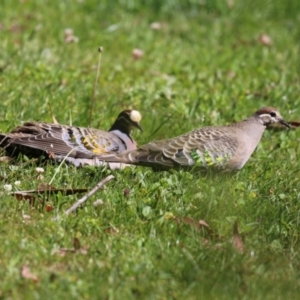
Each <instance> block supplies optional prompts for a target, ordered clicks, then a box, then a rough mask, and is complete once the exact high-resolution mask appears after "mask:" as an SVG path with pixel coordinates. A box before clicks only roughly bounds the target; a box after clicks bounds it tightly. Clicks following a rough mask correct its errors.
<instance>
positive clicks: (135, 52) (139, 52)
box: [132, 49, 144, 60]
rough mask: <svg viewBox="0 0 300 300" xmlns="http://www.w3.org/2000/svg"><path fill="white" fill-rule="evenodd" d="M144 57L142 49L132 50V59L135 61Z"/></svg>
mask: <svg viewBox="0 0 300 300" xmlns="http://www.w3.org/2000/svg"><path fill="white" fill-rule="evenodd" d="M143 55H144V52H143V50H141V49H133V50H132V57H133V58H134V59H135V60H139V59H141V58H142V57H143Z"/></svg>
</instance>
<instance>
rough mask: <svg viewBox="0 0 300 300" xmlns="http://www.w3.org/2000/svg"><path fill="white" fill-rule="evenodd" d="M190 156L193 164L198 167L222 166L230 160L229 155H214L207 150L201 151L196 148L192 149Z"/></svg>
mask: <svg viewBox="0 0 300 300" xmlns="http://www.w3.org/2000/svg"><path fill="white" fill-rule="evenodd" d="M190 155H191V157H192V158H193V160H194V161H195V165H196V166H199V167H205V168H208V167H223V166H225V165H226V164H227V162H228V161H229V160H230V157H231V156H230V155H229V154H225V155H216V154H210V153H209V152H208V151H207V150H205V151H203V152H201V151H200V150H198V149H192V151H191V153H190Z"/></svg>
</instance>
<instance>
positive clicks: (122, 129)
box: [0, 110, 142, 168]
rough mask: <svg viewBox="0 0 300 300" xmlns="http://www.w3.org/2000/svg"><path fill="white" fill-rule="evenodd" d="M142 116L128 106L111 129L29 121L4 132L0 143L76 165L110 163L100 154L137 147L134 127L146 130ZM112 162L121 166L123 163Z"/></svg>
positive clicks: (9, 148) (12, 149) (11, 151)
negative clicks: (141, 121)
mask: <svg viewBox="0 0 300 300" xmlns="http://www.w3.org/2000/svg"><path fill="white" fill-rule="evenodd" d="M141 118H142V116H141V114H140V113H139V112H138V111H136V110H124V111H122V112H121V113H120V114H119V115H118V117H117V119H116V120H115V122H114V123H113V125H112V126H111V128H110V129H109V131H104V130H99V129H93V128H84V127H77V126H68V125H60V124H51V123H45V122H25V123H24V124H23V125H22V126H18V127H16V128H15V129H14V130H12V132H11V133H8V134H4V133H2V134H1V133H0V146H1V147H4V148H5V149H6V151H7V152H8V153H9V154H10V155H17V154H18V153H24V154H26V155H28V156H30V157H39V156H41V155H43V156H45V157H46V158H51V159H54V160H57V161H61V160H63V159H65V160H66V161H67V162H69V163H72V164H74V165H75V166H81V165H85V164H88V165H94V166H100V165H103V164H106V163H103V162H102V161H99V160H98V159H97V157H98V156H102V155H108V154H118V153H122V152H124V151H128V150H134V149H136V142H135V141H134V140H133V139H132V137H131V132H132V130H133V128H138V129H139V130H141V131H142V127H141V125H140V120H141ZM110 166H111V167H112V168H117V167H120V163H118V164H110Z"/></svg>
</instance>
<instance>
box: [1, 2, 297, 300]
mask: <svg viewBox="0 0 300 300" xmlns="http://www.w3.org/2000/svg"><path fill="white" fill-rule="evenodd" d="M2 2H3V3H2V6H1V10H0V20H1V26H0V28H1V30H0V38H1V44H0V71H1V73H0V76H1V77H0V86H1V88H0V96H1V102H0V130H1V131H2V132H7V131H9V130H11V129H12V128H13V127H15V126H17V125H18V124H20V123H21V122H22V121H26V120H37V121H39V120H43V121H48V122H51V121H52V115H51V112H50V108H49V106H51V108H52V110H53V112H54V114H55V117H56V118H57V120H58V121H59V122H60V123H65V124H69V123H70V122H72V123H73V124H76V125H80V126H88V124H89V111H90V100H91V97H92V94H93V85H94V80H95V76H96V65H97V60H98V57H97V48H98V47H99V46H102V47H104V52H103V54H102V67H101V75H100V80H99V88H98V90H97V93H96V98H95V100H96V102H95V107H94V111H93V119H92V124H91V125H92V126H93V127H99V128H103V129H105V128H109V126H110V124H111V123H112V122H113V120H114V118H115V117H116V115H117V114H118V113H119V112H120V111H121V110H122V109H125V108H134V109H138V110H140V111H141V113H142V114H143V120H142V126H143V127H144V133H143V134H140V133H137V132H135V133H134V136H135V139H136V140H137V141H138V143H139V144H143V143H146V142H148V141H149V140H154V139H160V138H167V137H172V136H175V135H178V134H180V133H183V132H186V131H189V130H190V129H192V128H197V127H201V126H204V125H211V124H217V125H218V124H219V125H221V124H228V123H230V122H232V121H234V120H241V119H243V118H245V117H247V116H249V115H250V114H252V113H253V112H254V111H255V110H256V109H258V108H259V107H261V106H264V105H270V106H275V107H277V108H278V109H279V110H280V112H281V113H282V115H283V116H284V117H285V119H287V120H299V105H300V101H299V100H300V98H299V42H298V40H299V34H300V30H299V26H298V24H299V20H300V14H299V11H300V10H299V8H300V7H299V1H297V0H289V1H284V0H278V1H275V2H272V3H271V2H266V3H265V2H264V1H258V0H255V1H253V0H252V1H250V0H244V1H217V0H215V1H192V0H189V1H179V0H173V1H171V0H168V1H155V0H148V1H145V2H143V3H142V2H140V1H135V0H132V1H121V0H118V1H111V0H110V1H94V0H91V1H67V0H66V1H30V0H27V1H17V0H9V1H8V0H5V1H2ZM153 22H160V23H161V24H162V27H161V29H160V30H153V29H151V27H150V25H151V23H153ZM66 28H72V29H73V31H74V35H75V36H76V37H78V39H79V41H78V42H77V43H66V42H65V40H64V31H65V29H66ZM262 34H266V35H268V36H269V37H270V38H271V40H272V43H271V44H270V45H265V44H263V43H262V42H259V37H260V36H261V35H262ZM134 48H139V49H142V50H143V51H144V56H143V57H142V58H141V59H140V60H137V61H134V60H133V58H132V55H131V53H132V50H133V49H134ZM299 155H300V150H299V131H297V130H296V131H289V132H286V131H267V132H266V133H265V135H264V138H263V140H262V142H261V143H260V145H259V147H258V149H257V151H256V152H255V153H254V155H253V156H252V157H251V159H250V160H249V162H248V163H247V164H246V166H245V167H244V169H243V170H241V171H240V172H238V173H236V174H220V175H210V174H208V175H205V176H201V175H200V174H197V173H195V172H184V171H170V172H153V171H152V170H151V169H147V168H142V167H138V168H134V169H125V170H123V171H109V170H103V169H101V168H91V167H87V168H82V169H76V168H74V167H72V166H67V165H64V166H63V167H62V168H61V169H60V170H59V172H58V173H57V174H56V176H55V178H54V180H53V182H52V184H53V185H54V186H56V187H57V188H64V187H66V188H80V187H81V188H82V187H87V188H93V187H94V186H95V185H96V184H97V183H98V182H99V181H100V180H101V179H102V178H104V177H106V176H107V175H108V174H111V173H112V174H113V175H114V176H115V177H116V178H115V180H113V181H111V182H110V183H109V184H108V185H107V186H106V187H105V189H104V190H103V191H100V192H98V193H96V194H95V195H94V196H92V197H91V199H90V200H89V201H87V203H86V204H85V205H84V206H83V207H82V208H81V209H79V210H78V211H77V212H76V213H74V214H72V215H71V216H65V215H64V211H65V210H66V209H67V208H69V207H70V206H71V205H72V203H74V202H75V201H76V200H77V199H78V198H79V197H80V195H72V196H66V195H64V194H63V193H60V194H57V195H51V196H49V197H45V198H44V200H45V202H46V203H47V204H49V205H51V206H52V207H53V210H52V211H50V212H48V211H46V209H45V207H44V205H41V204H35V205H34V206H33V207H32V206H30V205H29V204H28V203H27V202H25V201H17V200H16V199H15V198H14V197H12V196H10V195H9V194H8V193H7V192H6V191H5V190H4V185H6V184H12V186H13V190H26V189H36V188H37V186H38V185H39V184H40V182H41V181H40V180H38V173H37V172H36V170H35V169H36V167H37V165H36V163H34V162H32V161H29V160H27V159H26V157H25V158H24V157H23V158H21V159H20V160H19V161H17V162H15V163H14V164H6V163H1V165H0V176H1V189H2V194H1V210H0V223H1V226H0V228H1V229H0V232H1V239H2V242H1V245H0V253H1V255H0V278H1V283H0V296H1V298H3V299H33V298H35V299H43V298H46V297H47V298H48V299H63V298H67V299H75V298H76V299H78V298H80V299H120V298H122V299H134V298H139V299H183V298H186V299H202V298H203V299H295V298H296V297H297V295H299V290H300V284H299V275H300V265H299V261H300V255H299V243H300V242H299V223H300V215H299V211H300V204H299V203H300V202H299V198H300V183H299V164H298V157H299ZM44 168H45V173H44V174H43V176H44V179H43V181H44V182H50V180H51V179H52V178H53V176H54V174H55V172H56V168H57V166H55V165H50V164H49V165H47V166H45V167H44ZM16 181H21V184H20V185H19V186H17V185H15V184H14V183H15V182H16ZM97 199H102V201H103V204H102V205H101V206H98V207H94V206H93V205H92V203H93V202H94V201H95V200H97ZM24 216H25V217H24ZM26 216H29V217H30V218H26ZM187 217H189V218H190V219H187ZM192 220H196V221H198V220H205V222H207V224H208V225H209V226H210V228H211V230H212V231H213V234H210V233H209V232H208V231H207V230H205V229H203V228H202V229H200V230H198V229H197V228H196V226H195V224H194V222H193V221H192ZM236 220H237V221H238V226H239V231H240V235H241V237H242V238H243V243H244V252H243V253H242V254H241V253H240V252H239V251H237V250H236V249H235V248H234V247H233V246H232V238H233V234H232V228H233V224H234V222H235V221H236ZM74 237H76V238H77V239H78V240H79V241H80V244H81V247H84V248H87V253H81V251H80V250H77V251H76V252H75V253H62V251H61V248H73V247H74V246H76V245H77V244H76V242H75V243H74ZM73 244H74V245H73ZM76 247H77V248H78V247H79V246H78V245H77V246H76ZM62 254H64V255H62ZM24 266H28V267H29V268H30V270H31V272H32V273H33V274H34V275H35V276H36V277H37V279H38V281H37V282H36V281H35V280H32V279H28V278H24V276H22V274H21V269H22V267H24Z"/></svg>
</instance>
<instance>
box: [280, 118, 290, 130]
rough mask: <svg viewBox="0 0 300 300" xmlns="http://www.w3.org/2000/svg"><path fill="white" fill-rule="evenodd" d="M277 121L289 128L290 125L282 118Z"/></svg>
mask: <svg viewBox="0 0 300 300" xmlns="http://www.w3.org/2000/svg"><path fill="white" fill-rule="evenodd" d="M279 123H281V124H283V125H284V126H286V127H287V128H291V125H290V124H289V123H288V122H286V121H284V120H283V119H280V120H279Z"/></svg>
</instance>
